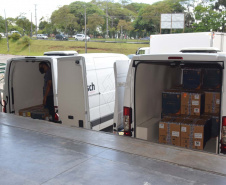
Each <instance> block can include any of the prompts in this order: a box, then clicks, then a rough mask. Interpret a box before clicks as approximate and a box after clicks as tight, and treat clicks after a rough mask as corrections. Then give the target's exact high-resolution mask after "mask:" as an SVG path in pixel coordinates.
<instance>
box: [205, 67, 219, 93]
mask: <svg viewBox="0 0 226 185" xmlns="http://www.w3.org/2000/svg"><path fill="white" fill-rule="evenodd" d="M221 76H222V74H221V71H220V69H211V68H206V69H204V70H203V89H207V90H208V89H220V88H221V78H222V77H221Z"/></svg>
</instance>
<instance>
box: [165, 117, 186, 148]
mask: <svg viewBox="0 0 226 185" xmlns="http://www.w3.org/2000/svg"><path fill="white" fill-rule="evenodd" d="M183 120H184V119H183V118H177V119H175V120H173V122H171V123H170V124H169V127H170V139H169V142H168V144H172V145H176V146H180V137H181V136H180V127H181V123H182V122H183Z"/></svg>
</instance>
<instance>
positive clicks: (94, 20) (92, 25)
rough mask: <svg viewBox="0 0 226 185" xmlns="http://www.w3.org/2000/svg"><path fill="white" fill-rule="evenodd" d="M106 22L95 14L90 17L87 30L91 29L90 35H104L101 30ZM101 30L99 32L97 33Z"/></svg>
mask: <svg viewBox="0 0 226 185" xmlns="http://www.w3.org/2000/svg"><path fill="white" fill-rule="evenodd" d="M104 23H105V20H104V18H103V17H101V16H99V15H98V14H96V13H94V14H92V15H88V24H87V28H88V29H89V33H92V34H94V35H97V33H100V32H101V33H102V30H101V28H102V27H103V25H104ZM97 29H99V31H97Z"/></svg>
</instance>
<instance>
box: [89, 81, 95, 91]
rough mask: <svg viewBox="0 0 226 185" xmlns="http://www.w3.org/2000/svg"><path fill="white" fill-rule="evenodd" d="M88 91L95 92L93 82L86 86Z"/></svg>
mask: <svg viewBox="0 0 226 185" xmlns="http://www.w3.org/2000/svg"><path fill="white" fill-rule="evenodd" d="M87 87H88V91H95V85H94V84H93V82H92V83H91V85H88V86H87Z"/></svg>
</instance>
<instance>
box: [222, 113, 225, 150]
mask: <svg viewBox="0 0 226 185" xmlns="http://www.w3.org/2000/svg"><path fill="white" fill-rule="evenodd" d="M221 152H222V153H226V116H223V117H222V133H221Z"/></svg>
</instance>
